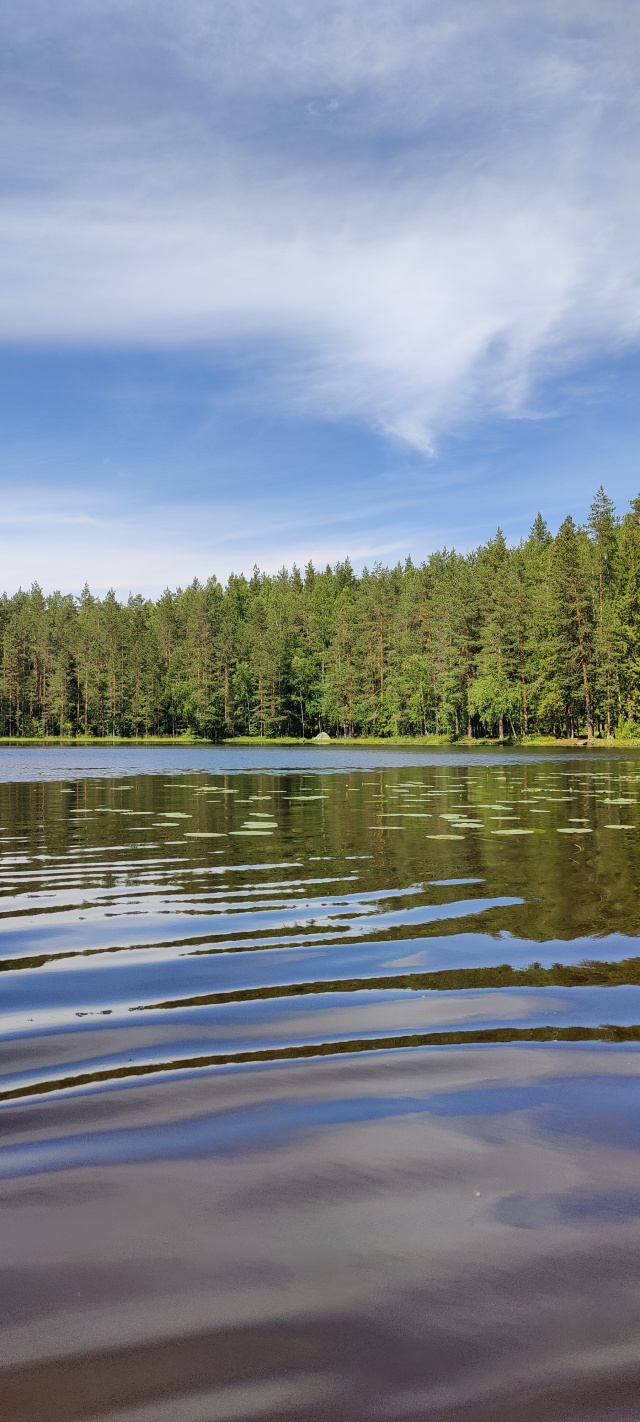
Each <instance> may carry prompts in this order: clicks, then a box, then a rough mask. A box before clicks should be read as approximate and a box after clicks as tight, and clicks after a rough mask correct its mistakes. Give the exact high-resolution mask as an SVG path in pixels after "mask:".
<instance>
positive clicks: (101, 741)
mask: <svg viewBox="0 0 640 1422" xmlns="http://www.w3.org/2000/svg"><path fill="white" fill-rule="evenodd" d="M0 746H5V747H14V746H15V747H19V746H32V747H33V746H92V747H98V746H189V747H192V746H202V747H205V746H317V747H318V749H323V748H324V747H326V746H332V747H340V746H344V747H345V748H346V747H349V748H354V747H355V748H357V747H359V746H382V747H393V746H397V747H403V746H411V747H420V746H422V747H424V748H425V749H426V748H427V747H428V748H429V749H432V750H433V749H441V750H445V749H452V748H453V747H456V746H459V747H463V748H464V749H465V750H473V749H475V748H478V749H486V748H487V747H491V748H496V749H498V750H516V749H522V748H525V749H533V750H535V749H536V748H537V749H547V750H548V749H549V748H554V747H556V748H558V749H569V750H619V749H624V748H625V747H628V748H634V747H640V737H639V738H638V739H637V740H636V739H632V738H631V737H627V736H624V737H615V736H612V737H611V739H610V740H607V739H606V737H603V738H595V739H594V740H592V741H587V740H586V738H585V737H575V738H573V739H569V738H567V739H564V738H563V739H560V738H559V737H558V738H556V737H555V736H527V737H526V738H524V737H523V738H522V739H519V740H515V739H514V738H512V737H506V736H505V738H504V740H502V741H500V740H498V739H497V738H496V739H491V738H489V737H478V738H477V739H476V738H473V739H469V738H467V737H466V736H460V737H458V739H457V740H455V741H454V740H451V739H450V738H449V737H448V736H336V737H331V738H330V739H329V740H327V741H321V742H318V741H316V740H315V739H314V738H313V737H309V738H306V737H305V738H303V737H302V736H229V737H224V738H223V739H222V740H217V741H213V740H206V739H204V738H203V737H199V736H0Z"/></svg>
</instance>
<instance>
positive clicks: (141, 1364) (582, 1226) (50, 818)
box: [0, 747, 640, 1422]
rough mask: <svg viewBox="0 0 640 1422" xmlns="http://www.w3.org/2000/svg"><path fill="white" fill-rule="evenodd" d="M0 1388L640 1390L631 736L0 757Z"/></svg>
mask: <svg viewBox="0 0 640 1422" xmlns="http://www.w3.org/2000/svg"><path fill="white" fill-rule="evenodd" d="M0 776H1V777H2V783H0V826H1V828H0V919H1V923H0V932H1V942H0V970H1V971H0V1031H1V1033H2V1071H1V1076H0V1128H1V1134H0V1222H1V1229H2V1241H1V1252H0V1269H1V1278H0V1322H1V1328H2V1331H1V1332H0V1360H1V1363H2V1367H3V1369H4V1371H3V1372H2V1374H1V1375H0V1404H1V1407H0V1412H1V1415H2V1417H3V1418H4V1417H6V1418H7V1419H10V1422H14V1419H15V1422H27V1419H34V1422H35V1419H43V1418H46V1419H47V1422H76V1419H78V1422H79V1419H87V1420H88V1419H89V1418H92V1419H96V1420H98V1419H99V1422H174V1420H175V1422H215V1419H232V1418H233V1419H245V1418H247V1419H248V1418H257V1419H260V1422H276V1419H284V1418H293V1419H299V1422H314V1419H318V1422H325V1419H326V1422H328V1419H340V1422H341V1419H344V1422H352V1419H354V1422H355V1419H358V1422H360V1419H361V1420H362V1422H367V1419H388V1418H394V1419H407V1422H408V1419H421V1418H429V1419H432V1418H433V1419H436V1422H454V1419H456V1422H457V1419H469V1422H485V1419H486V1422H489V1419H498V1422H502V1420H503V1419H513V1422H515V1419H516V1418H517V1419H525V1422H528V1419H530V1422H540V1419H543V1418H544V1419H545V1422H546V1419H551V1420H552V1422H553V1419H558V1422H559V1419H576V1422H577V1419H585V1418H586V1419H593V1422H595V1419H601V1418H605V1417H606V1418H607V1419H609V1418H613V1419H620V1422H631V1419H637V1417H638V1416H640V1348H639V1347H638V1342H637V1339H638V1329H639V1327H640V1224H639V1222H640V1153H639V1144H640V1138H639V1127H640V1091H639V1089H638V1075H639V1068H640V909H639V899H638V885H639V874H638V870H639V867H640V835H639V830H640V812H639V806H640V758H638V757H634V756H633V754H629V753H627V754H624V755H623V754H621V753H620V752H607V751H602V750H598V751H597V752H584V751H582V752H571V753H565V754H561V753H555V754H552V753H548V754H547V753H535V752H528V753H525V752H520V753H518V752H511V753H508V752H507V753H504V754H503V755H498V754H497V753H493V752H487V753H483V752H476V753H471V752H456V751H455V750H452V751H451V752H440V751H436V752H431V753H428V752H422V753H421V752H413V751H388V752H382V751H380V752H378V751H375V750H369V751H365V750H363V751H360V752H357V751H354V750H353V749H347V748H345V747H331V748H328V749H327V750H320V749H315V748H313V749H309V750H303V749H296V748H292V749H288V748H272V749H269V748H267V749H259V750H253V749H252V750H240V749H235V748H233V747H232V748H228V749H219V750H218V749H201V750H188V749H176V750H172V749H168V750H163V749H156V750H151V749H142V750H135V749H133V750H132V749H127V748H112V749H108V748H106V747H105V748H98V749H88V748H87V749H77V750H68V751H66V750H64V749H63V748H61V749H60V750H59V751H55V750H48V749H43V750H41V751H34V750H28V749H25V750H22V751H20V750H13V749H12V750H7V751H3V752H0Z"/></svg>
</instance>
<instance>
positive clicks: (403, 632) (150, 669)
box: [0, 488, 640, 740]
mask: <svg viewBox="0 0 640 1422" xmlns="http://www.w3.org/2000/svg"><path fill="white" fill-rule="evenodd" d="M0 642H1V655H2V676H1V700H0V718H1V722H0V734H1V735H3V736H5V737H6V736H20V737H34V736H36V737H37V736H43V737H44V736H53V735H56V736H65V737H66V736H98V737H104V736H109V737H111V736H117V737H119V736H126V737H130V736H179V735H193V736H198V737H204V738H207V739H211V740H218V739H221V738H223V737H231V736H304V737H311V736H314V735H316V734H317V733H318V732H319V731H326V732H328V733H329V734H330V735H332V736H376V737H377V736H423V735H440V736H448V737H450V738H452V739H457V738H459V737H467V736H469V737H474V738H480V737H498V738H502V737H518V738H519V737H525V736H533V735H535V736H540V735H549V736H557V737H566V736H569V737H571V736H588V737H591V736H596V737H598V736H604V737H607V736H612V735H618V736H619V735H622V736H628V737H634V736H636V735H637V736H640V498H637V499H634V500H632V502H631V506H630V509H629V511H628V512H627V513H625V514H624V515H622V516H619V515H617V514H616V511H615V508H614V506H613V504H612V502H611V500H610V499H609V498H608V497H607V496H606V494H605V493H604V490H603V489H602V488H601V489H599V491H598V493H597V495H596V497H595V499H594V502H593V504H592V507H591V512H590V515H589V519H588V521H587V524H586V526H584V527H580V526H578V525H577V524H575V523H574V521H573V519H572V518H570V517H569V518H566V519H565V520H564V523H563V524H562V525H561V527H560V529H559V531H558V533H557V534H556V536H555V537H554V536H552V535H551V533H550V532H549V530H548V528H547V526H546V524H545V522H544V520H543V518H542V517H541V516H540V515H538V516H537V518H536V519H535V522H534V524H533V527H532V529H531V532H530V534H529V537H528V538H527V539H526V540H525V541H523V542H521V543H520V544H519V545H518V546H517V547H513V548H509V547H507V544H506V542H505V539H504V537H503V535H502V533H501V531H500V530H498V532H497V533H496V535H495V537H494V538H492V539H491V540H490V541H489V542H488V543H486V544H485V545H484V546H482V547H480V548H478V549H477V550H476V551H474V552H473V553H468V554H459V553H455V552H453V551H448V550H446V549H445V550H443V551H442V552H438V553H433V554H431V555H430V556H429V557H428V558H427V559H426V560H425V562H423V563H421V564H420V566H415V565H414V564H413V563H412V562H411V561H410V560H407V561H406V562H405V563H404V564H403V565H402V564H398V565H397V566H396V567H394V568H383V567H380V566H379V565H376V566H375V567H374V568H373V569H372V570H369V569H366V568H365V569H364V571H363V572H362V574H361V576H356V575H355V574H354V572H353V570H352V568H351V565H350V563H349V562H348V561H346V562H344V563H338V564H337V565H336V566H335V567H334V568H329V567H327V568H325V569H324V570H323V571H320V570H317V569H315V568H314V567H312V565H311V564H309V565H308V566H307V567H306V568H305V569H304V571H303V572H300V571H299V570H298V568H296V567H295V566H294V568H293V570H292V571H291V572H288V571H287V570H286V569H282V571H281V572H279V573H277V574H276V575H275V576H267V575H265V574H263V573H260V572H259V571H258V569H255V570H254V573H253V576H252V577H251V578H248V579H247V578H245V577H242V576H240V577H238V576H234V575H232V576H231V577H230V578H229V580H228V583H227V585H226V587H223V586H222V585H221V584H220V583H219V582H218V581H217V579H216V578H215V576H213V577H211V578H210V579H209V581H208V582H207V583H206V584H204V585H203V584H201V583H199V582H197V581H196V582H194V583H192V584H191V586H190V587H187V588H185V589H180V588H179V589H178V590H177V591H176V592H170V591H166V592H164V593H163V595H162V596H161V597H160V598H159V599H158V601H157V602H153V601H151V600H146V599H145V598H143V597H142V596H139V595H138V596H130V597H129V599H128V601H127V602H125V603H122V602H119V601H118V599H117V598H116V597H115V595H114V593H113V592H109V593H107V595H106V597H104V598H102V599H99V598H96V597H93V596H92V594H91V592H90V591H89V588H88V587H85V589H84V591H83V592H82V595H81V596H80V597H79V598H77V597H74V596H71V595H70V594H62V593H59V592H56V593H53V594H52V595H51V596H44V595H43V593H42V592H41V590H40V588H39V587H38V586H37V585H34V586H33V587H32V588H31V590H30V591H29V592H23V591H20V592H17V593H16V594H15V595H14V596H12V597H8V596H7V595H6V594H5V595H4V596H3V597H2V599H1V600H0Z"/></svg>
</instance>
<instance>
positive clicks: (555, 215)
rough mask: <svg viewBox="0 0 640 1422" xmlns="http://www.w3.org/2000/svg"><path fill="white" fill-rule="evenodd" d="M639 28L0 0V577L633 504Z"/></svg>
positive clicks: (242, 564)
mask: <svg viewBox="0 0 640 1422" xmlns="http://www.w3.org/2000/svg"><path fill="white" fill-rule="evenodd" d="M639 28H640V12H639V11H638V10H637V8H636V7H634V6H632V5H631V4H629V3H628V0H627V3H624V4H620V3H616V0H612V2H611V3H610V4H609V5H608V6H607V7H606V10H603V8H602V7H601V6H597V5H595V4H590V3H588V0H581V3H573V0H553V3H546V0H535V3H534V0H531V3H527V0H522V3H518V4H510V3H508V0H500V3H497V0H487V3H486V4H483V5H481V6H479V5H478V4H477V0H449V3H448V4H447V5H446V6H443V5H442V3H441V0H438V3H435V0H420V3H417V0H394V3H393V4H392V3H390V0H385V3H381V0H367V3H364V0H342V3H340V4H338V3H335V0H325V3H324V4H323V5H322V6H318V5H317V4H315V3H313V4H312V3H307V0H295V3H294V0H270V3H269V4H266V3H265V0H260V3H259V0H215V3H214V0H181V4H180V5H179V6H178V5H175V4H173V3H172V4H167V3H165V0H153V3H151V0H57V3H56V5H55V6H51V5H50V4H44V3H40V0H21V3H20V4H17V3H14V0H5V5H4V7H3V10H2V15H1V16H0V55H1V56H2V57H1V59H0V85H1V89H0V92H1V93H2V95H3V98H2V118H3V131H4V134H5V144H4V151H3V156H2V160H1V162H0V431H1V455H2V458H1V473H0V478H1V479H2V508H3V518H2V520H1V522H0V542H1V547H0V555H1V558H2V576H1V577H0V584H2V586H3V587H6V589H7V590H8V591H13V590H14V589H15V588H16V587H17V586H18V585H19V584H22V585H23V586H26V585H29V584H30V582H31V581H32V580H34V579H37V580H38V581H39V582H40V583H41V585H42V586H44V587H45V589H47V590H49V589H52V588H54V587H62V588H64V589H69V590H74V591H75V590H78V589H79V588H80V587H81V586H82V584H83V583H84V581H85V579H87V580H88V581H89V582H90V584H91V586H92V587H93V588H94V589H95V590H96V591H99V590H102V589H105V588H106V587H108V586H109V585H113V586H115V587H116V588H117V590H118V591H119V592H121V593H125V594H126V593H127V592H128V591H129V590H130V589H132V590H134V591H143V592H149V593H156V592H157V591H159V590H160V589H161V588H162V587H164V586H166V585H167V584H168V585H170V586H175V585H176V584H178V583H182V584H184V583H185V582H187V581H190V580H191V578H193V577H194V576H196V575H197V576H199V577H200V578H205V577H207V576H208V575H209V574H210V573H211V572H216V573H217V575H218V576H219V577H221V578H222V579H224V578H225V577H226V576H227V575H228V573H229V572H230V571H231V570H232V569H233V570H235V571H236V572H238V571H246V572H250V570H251V568H252V566H253V564H254V563H258V564H259V565H260V566H261V567H263V568H266V569H275V568H277V567H279V566H281V565H282V564H283V563H285V564H288V565H291V563H292V562H293V561H294V560H295V561H297V562H298V563H299V564H304V563H305V562H306V561H307V560H308V558H310V557H311V558H312V559H313V560H314V562H316V563H324V562H326V561H331V562H335V561H336V560H337V559H340V558H343V557H345V556H346V555H347V554H348V555H349V556H350V557H351V558H352V561H353V562H354V564H355V565H356V566H357V567H360V566H362V564H363V563H365V562H368V563H369V564H371V563H372V562H374V561H375V560H376V559H377V558H379V559H381V560H382V561H384V562H395V561H397V560H398V559H403V558H404V557H405V556H406V555H407V554H411V556H412V557H413V558H414V560H416V561H419V560H420V559H421V558H423V557H424V556H426V554H427V553H428V552H429V551H430V550H432V549H433V548H436V547H440V546H442V545H443V544H447V545H448V546H456V547H459V548H470V547H473V546H475V545H476V544H477V543H478V542H480V541H481V540H483V539H485V538H486V537H487V536H489V535H490V534H491V533H492V532H494V531H495V528H496V526H497V524H498V523H500V524H501V526H502V527H503V529H504V531H505V533H506V535H507V537H508V538H509V539H510V540H517V539H518V538H519V537H521V536H522V535H523V534H526V532H527V530H528V528H529V526H530V524H531V521H532V519H533V517H534V515H535V513H536V512H537V510H538V509H541V511H542V512H543V513H544V514H545V515H546V516H547V518H548V520H549V522H550V524H551V526H552V527H556V526H557V524H558V523H559V521H560V520H561V518H562V517H563V516H564V515H565V513H566V512H571V513H573V514H574V516H575V517H576V518H578V519H584V518H585V517H586V514H587V511H588V507H589V503H590V501H591V498H592V495H593V493H594V492H595V489H596V488H597V486H598V484H600V482H602V483H604V486H605V488H606V489H607V491H608V492H609V493H610V494H611V496H612V497H613V498H614V499H615V500H616V503H617V504H618V506H619V508H620V509H621V510H622V509H624V507H625V506H626V504H627V501H628V500H629V499H630V498H631V497H634V496H635V495H636V494H637V493H638V492H640V469H639V461H638V457H637V451H638V447H639V443H640V441H639V438H638V436H639V434H640V428H639V427H640V401H638V398H637V390H638V375H639V373H640V340H639V337H640V246H639V244H638V240H637V233H638V231H639V230H640V223H639V221H638V219H639V217H640V212H639V211H638V209H639V208H640V173H639V171H638V169H639V168H640V142H639V138H640V135H639V133H638V127H639V125H638V106H639V103H640V100H639V99H638V84H637V58H636V56H637V53H638V49H637V41H638V30H639ZM7 138H8V141H7Z"/></svg>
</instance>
